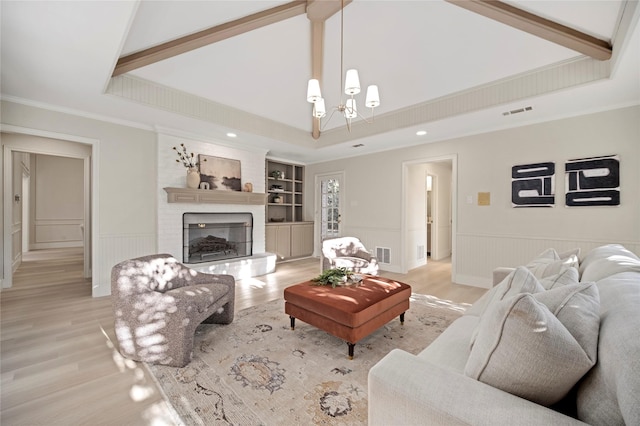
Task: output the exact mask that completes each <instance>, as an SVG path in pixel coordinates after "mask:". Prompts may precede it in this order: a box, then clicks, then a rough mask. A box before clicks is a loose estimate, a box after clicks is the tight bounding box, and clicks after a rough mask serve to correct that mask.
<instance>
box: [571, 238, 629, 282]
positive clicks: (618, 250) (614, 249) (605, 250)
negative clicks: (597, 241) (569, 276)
mask: <svg viewBox="0 0 640 426" xmlns="http://www.w3.org/2000/svg"><path fill="white" fill-rule="evenodd" d="M619 255H623V256H628V257H632V258H635V259H638V256H636V255H635V254H634V253H633V252H631V251H629V250H627V249H626V248H625V247H624V246H622V245H620V244H607V245H604V246H600V247H596V248H594V249H593V250H591V251H589V253H587V254H586V255H585V256H584V258H583V259H582V260H581V261H580V268H579V272H580V276H582V274H583V273H584V270H585V269H586V268H587V266H589V265H590V264H591V262H593V261H595V260H598V259H606V258H608V257H610V256H619Z"/></svg>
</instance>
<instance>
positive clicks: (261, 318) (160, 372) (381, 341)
mask: <svg viewBox="0 0 640 426" xmlns="http://www.w3.org/2000/svg"><path fill="white" fill-rule="evenodd" d="M467 306H468V305H460V304H455V303H452V302H449V301H445V300H440V299H438V298H435V297H433V296H425V295H417V294H414V295H413V296H412V298H411V308H410V309H409V311H407V313H406V315H405V323H404V326H401V325H400V320H399V319H395V320H393V321H391V322H389V323H388V324H387V325H385V326H384V327H382V328H380V329H378V330H377V331H376V332H374V333H373V334H371V335H369V336H368V337H366V338H365V339H363V340H361V341H360V342H358V343H357V344H356V347H355V353H354V359H353V360H349V359H348V357H347V344H346V343H345V342H344V341H342V340H340V339H338V338H336V337H333V336H331V335H329V334H327V333H325V332H324V331H321V330H319V329H317V328H315V327H313V326H310V325H308V324H305V323H303V322H302V321H296V329H295V330H293V331H292V330H291V328H290V324H289V317H288V316H287V315H286V314H285V313H284V301H283V300H276V301H273V302H269V303H266V304H264V305H260V306H255V307H252V308H249V309H245V310H243V311H240V312H238V313H237V314H236V317H235V319H234V322H233V323H232V324H229V325H218V324H206V325H200V326H199V327H198V329H197V330H196V336H195V345H194V358H193V361H192V362H191V363H190V364H189V365H187V366H186V367H183V368H175V367H166V366H159V365H147V367H148V369H149V370H150V371H151V373H152V374H153V375H154V377H155V378H156V380H157V382H158V384H159V385H160V386H161V388H162V390H163V392H164V393H165V395H166V397H167V399H168V401H169V402H170V403H171V404H172V405H173V407H174V409H175V410H176V413H177V415H178V416H179V417H180V421H181V422H182V423H183V424H185V425H293V424H297V425H302V424H304V425H310V424H316V425H318V424H322V425H356V424H357V425H362V424H366V423H367V373H368V372H369V369H370V368H371V367H372V366H373V365H374V364H376V363H377V362H378V361H379V360H380V359H382V358H383V357H384V356H385V355H386V354H387V353H388V352H389V351H391V350H392V349H394V348H400V349H404V350H405V351H407V352H411V353H414V354H417V353H419V352H420V351H422V349H424V348H425V347H426V346H427V345H428V344H429V343H430V342H432V341H433V340H434V339H435V338H436V337H437V336H438V335H439V334H440V333H442V331H444V329H445V328H446V327H447V326H448V325H449V324H450V323H451V322H452V321H453V320H455V319H456V318H457V317H459V316H460V315H461V313H462V312H464V310H465V308H466V307H467Z"/></svg>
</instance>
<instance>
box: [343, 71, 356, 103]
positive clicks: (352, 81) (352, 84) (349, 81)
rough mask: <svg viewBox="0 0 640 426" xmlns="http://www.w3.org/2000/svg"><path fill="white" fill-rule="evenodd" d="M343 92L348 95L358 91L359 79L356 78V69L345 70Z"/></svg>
mask: <svg viewBox="0 0 640 426" xmlns="http://www.w3.org/2000/svg"><path fill="white" fill-rule="evenodd" d="M344 93H345V94H347V95H350V96H353V95H357V94H358V93H360V79H359V78H358V70H354V69H351V70H347V76H346V78H345V80H344Z"/></svg>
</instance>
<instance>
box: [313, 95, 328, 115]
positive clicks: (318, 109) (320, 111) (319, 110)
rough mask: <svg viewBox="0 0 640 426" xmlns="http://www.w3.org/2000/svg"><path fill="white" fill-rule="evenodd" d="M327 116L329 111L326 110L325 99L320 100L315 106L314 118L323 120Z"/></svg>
mask: <svg viewBox="0 0 640 426" xmlns="http://www.w3.org/2000/svg"><path fill="white" fill-rule="evenodd" d="M325 115H327V110H326V109H325V108H324V99H322V98H320V100H319V101H318V102H315V103H314V104H313V116H314V117H315V118H322V117H324V116H325Z"/></svg>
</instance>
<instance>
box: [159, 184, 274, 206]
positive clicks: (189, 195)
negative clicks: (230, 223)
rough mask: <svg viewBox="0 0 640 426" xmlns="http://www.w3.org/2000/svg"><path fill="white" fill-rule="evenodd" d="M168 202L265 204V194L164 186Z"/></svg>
mask: <svg viewBox="0 0 640 426" xmlns="http://www.w3.org/2000/svg"><path fill="white" fill-rule="evenodd" d="M164 190H165V191H166V193H167V202H168V203H197V204H203V203H210V204H256V205H265V202H266V200H267V194H264V193H257V192H240V191H216V190H210V189H191V188H169V187H167V188H164Z"/></svg>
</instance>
